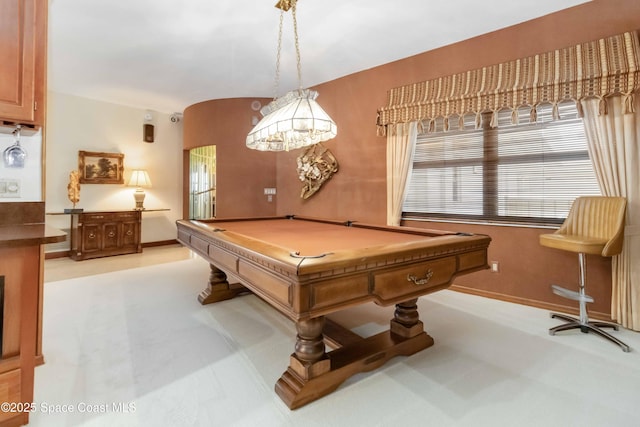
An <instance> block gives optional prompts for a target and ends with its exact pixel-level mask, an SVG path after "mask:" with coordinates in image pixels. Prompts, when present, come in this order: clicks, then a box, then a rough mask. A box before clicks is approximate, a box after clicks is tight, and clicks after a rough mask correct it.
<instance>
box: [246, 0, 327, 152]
mask: <svg viewBox="0 0 640 427" xmlns="http://www.w3.org/2000/svg"><path fill="white" fill-rule="evenodd" d="M296 3H297V0H280V1H279V2H278V4H276V7H277V8H279V9H280V27H279V32H278V54H277V57H276V79H275V92H276V95H277V91H278V85H279V83H280V51H281V47H282V23H283V20H284V13H285V12H287V11H288V10H289V9H291V15H292V17H293V32H294V37H295V39H294V40H295V48H296V63H297V68H298V89H297V90H293V91H291V92H288V93H287V94H285V95H283V96H281V97H280V98H275V99H274V100H273V101H271V102H270V103H269V104H267V105H265V106H264V107H262V109H261V110H260V113H261V114H262V115H263V116H264V117H263V118H262V120H260V121H259V122H258V124H257V125H256V126H255V127H254V128H253V129H252V130H251V132H249V134H248V135H247V147H249V148H251V149H254V150H260V151H289V150H294V149H297V148H302V147H307V146H310V145H313V144H317V143H318V142H322V141H327V140H329V139H331V138H335V136H336V134H337V132H338V128H337V126H336V124H335V122H334V121H333V120H331V117H329V115H328V114H327V113H326V112H325V111H324V110H323V109H322V107H320V105H319V104H318V103H317V102H316V98H317V97H318V92H316V91H313V90H310V89H302V67H301V65H300V47H299V43H298V23H297V20H296Z"/></svg>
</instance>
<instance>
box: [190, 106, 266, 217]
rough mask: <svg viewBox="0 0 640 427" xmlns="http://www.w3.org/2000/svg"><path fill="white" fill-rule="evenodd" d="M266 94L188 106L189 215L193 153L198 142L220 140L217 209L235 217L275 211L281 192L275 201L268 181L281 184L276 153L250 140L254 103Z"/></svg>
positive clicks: (217, 160) (218, 213) (217, 153)
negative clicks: (253, 146)
mask: <svg viewBox="0 0 640 427" xmlns="http://www.w3.org/2000/svg"><path fill="white" fill-rule="evenodd" d="M256 99H257V100H258V101H260V102H261V103H262V105H266V104H267V103H268V102H269V101H270V100H269V99H261V98H234V99H219V100H212V101H205V102H201V103H198V104H194V105H191V106H190V107H188V108H187V109H186V110H185V111H184V117H183V119H184V128H183V129H184V143H183V144H184V153H183V164H184V168H183V171H184V173H183V218H187V217H188V214H189V208H188V201H189V176H188V173H189V155H188V151H189V150H190V149H192V148H196V147H202V146H205V145H215V146H216V214H217V216H218V217H223V218H233V217H246V216H255V215H275V213H276V203H277V197H278V196H276V198H275V199H274V200H273V201H272V202H269V201H268V200H267V196H265V195H264V188H265V187H275V186H276V154H275V153H264V152H257V151H255V150H250V149H248V148H247V147H246V145H245V140H246V137H247V134H248V133H249V131H250V130H251V129H252V128H253V125H252V122H251V120H252V117H253V116H260V114H259V113H257V112H255V111H253V110H252V109H251V103H252V102H253V101H254V100H256Z"/></svg>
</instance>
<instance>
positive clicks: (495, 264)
mask: <svg viewBox="0 0 640 427" xmlns="http://www.w3.org/2000/svg"><path fill="white" fill-rule="evenodd" d="M491 272H492V273H498V272H500V263H499V262H498V261H491Z"/></svg>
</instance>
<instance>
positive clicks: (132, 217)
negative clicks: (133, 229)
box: [80, 212, 140, 222]
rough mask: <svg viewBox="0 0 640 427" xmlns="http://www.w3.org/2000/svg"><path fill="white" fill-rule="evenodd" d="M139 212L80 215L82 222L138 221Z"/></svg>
mask: <svg viewBox="0 0 640 427" xmlns="http://www.w3.org/2000/svg"><path fill="white" fill-rule="evenodd" d="M139 215H140V214H139V213H138V212H100V213H85V214H82V215H80V221H81V222H104V221H137V219H138V216H139Z"/></svg>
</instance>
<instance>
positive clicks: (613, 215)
mask: <svg viewBox="0 0 640 427" xmlns="http://www.w3.org/2000/svg"><path fill="white" fill-rule="evenodd" d="M626 207H627V201H626V199H625V198H624V197H578V198H577V199H576V200H575V201H574V202H573V205H571V210H570V211H569V215H568V216H567V219H566V220H565V221H564V223H563V224H562V226H561V227H560V228H559V229H558V231H556V232H555V233H553V234H542V235H540V244H541V245H542V246H548V247H550V248H556V249H561V250H564V251H570V252H577V253H578V263H579V272H580V277H579V282H578V291H577V292H576V291H572V290H568V289H565V288H561V287H560V286H558V285H552V286H551V289H552V290H553V293H555V294H556V295H560V296H563V297H565V298H570V299H572V300H576V301H578V302H579V304H580V318H579V319H576V318H573V317H570V316H566V315H564V314H558V313H551V317H553V318H558V319H562V320H565V321H567V322H568V323H564V324H562V325H560V326H556V327H554V328H551V329H549V334H550V335H555V333H556V332H560V331H566V330H569V329H577V328H580V331H581V332H583V333H588V332H594V333H596V334H598V335H600V336H601V337H603V338H606V339H608V340H610V341H612V342H614V343H616V344H618V345H619V346H620V347H621V348H622V351H625V352H628V351H629V346H628V345H626V344H625V343H623V342H622V341H620V340H618V339H617V338H615V337H613V336H612V335H610V334H608V333H607V332H605V331H603V330H602V329H600V328H613V329H614V330H616V331H617V330H618V325H615V324H612V323H606V322H590V321H589V317H588V315H587V303H588V302H593V298H592V297H590V296H589V295H587V294H586V293H585V284H586V274H585V273H586V255H587V254H590V255H601V256H604V257H610V256H613V255H618V254H619V253H620V252H622V241H623V237H624V220H625V212H626Z"/></svg>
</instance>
